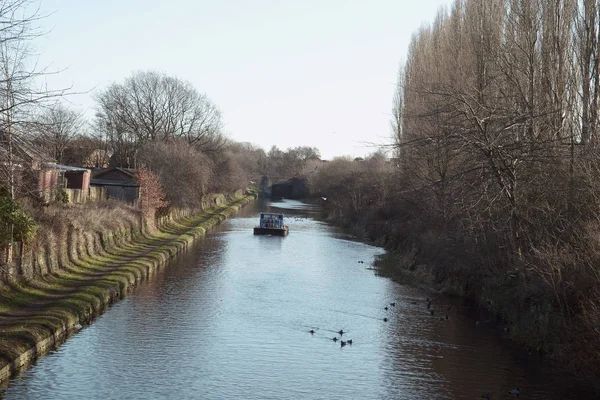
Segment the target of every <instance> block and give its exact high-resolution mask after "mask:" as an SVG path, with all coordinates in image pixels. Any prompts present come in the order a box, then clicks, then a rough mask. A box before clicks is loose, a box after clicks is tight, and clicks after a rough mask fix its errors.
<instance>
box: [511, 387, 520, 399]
mask: <svg viewBox="0 0 600 400" xmlns="http://www.w3.org/2000/svg"><path fill="white" fill-rule="evenodd" d="M508 393H510V394H513V395H515V396H517V397H519V395H520V394H521V389H520V388H514V389H511V390H510V392H508Z"/></svg>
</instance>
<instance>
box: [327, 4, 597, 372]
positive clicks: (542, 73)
mask: <svg viewBox="0 0 600 400" xmlns="http://www.w3.org/2000/svg"><path fill="white" fill-rule="evenodd" d="M599 24H600V2H598V1H597V0H582V1H575V0H557V1H537V0H489V1H478V0H458V1H455V2H454V3H453V4H452V6H451V7H450V9H449V11H445V10H444V11H441V12H440V13H439V14H438V16H437V17H436V19H435V21H434V22H433V23H432V24H430V25H429V26H425V27H423V28H421V29H420V30H419V31H418V32H417V33H416V34H415V35H414V36H413V39H412V42H411V44H410V48H409V52H408V55H407V59H406V62H405V63H404V65H403V66H402V68H401V71H400V73H399V82H398V92H397V94H396V97H395V99H394V108H393V115H394V118H393V121H392V127H393V129H394V134H395V139H396V140H395V142H396V144H395V149H396V158H395V161H394V162H393V163H392V164H394V166H395V170H394V171H393V172H390V173H389V174H387V175H384V174H373V173H372V172H371V170H370V169H362V170H361V169H360V167H357V166H356V164H349V162H348V161H343V162H344V163H346V164H347V166H345V167H343V168H339V170H338V171H334V170H333V169H334V168H335V167H334V165H331V166H330V167H329V172H330V173H332V174H337V175H336V176H335V177H330V178H327V179H328V180H329V182H331V183H330V184H328V185H326V186H325V188H323V187H321V188H320V192H321V193H322V194H323V196H327V194H328V195H329V196H330V197H332V198H333V196H334V195H333V194H332V193H336V191H337V190H338V188H337V187H336V186H335V184H333V183H334V182H337V184H340V182H342V181H343V179H346V177H350V176H352V174H354V176H355V177H354V178H352V179H350V178H348V181H347V183H346V184H343V185H342V187H341V188H339V190H345V191H346V193H345V195H344V196H343V202H342V203H336V204H333V203H331V204H330V203H329V198H328V200H327V202H326V203H327V204H328V207H331V210H332V212H335V213H338V214H340V213H343V215H344V217H351V218H352V219H353V221H354V222H356V223H360V224H362V225H365V226H366V230H367V231H368V232H370V233H371V234H372V236H373V237H377V238H379V239H381V240H383V241H385V242H386V243H387V245H388V246H389V247H390V248H397V249H401V250H402V251H403V252H404V253H405V254H411V255H412V256H413V257H412V259H411V262H410V263H408V265H407V266H406V267H408V268H409V269H419V268H429V269H430V270H431V271H430V272H431V274H432V275H433V277H434V280H435V281H436V282H437V283H440V284H443V285H444V286H446V287H454V288H455V290H454V291H456V292H459V293H461V294H464V295H467V296H470V297H472V298H475V299H478V300H479V301H480V303H481V304H484V305H486V306H488V307H489V308H490V309H492V311H495V312H498V313H499V314H501V315H503V316H504V318H505V319H506V320H507V321H508V323H509V325H510V327H511V331H510V332H511V335H512V336H513V337H515V338H517V339H519V340H522V341H524V342H526V343H528V344H529V345H531V346H532V348H534V349H539V350H542V351H547V352H552V353H553V354H554V355H555V356H556V357H557V358H559V359H561V360H563V361H564V362H565V363H567V364H568V365H569V366H570V367H572V369H573V370H574V371H577V372H578V373H579V374H580V375H585V376H588V377H598V376H600V353H599V352H598V348H600V235H599V232H600V219H599V218H598V213H599V210H600V184H599V182H600V157H599V155H600V153H599V151H598V150H599V144H600V136H599V135H600V132H599V124H600V119H599V114H598V112H599V110H600V68H599V62H600V54H599V50H600V48H599V46H600V28H599ZM341 163H342V161H340V164H339V165H340V166H341ZM357 168H359V169H358V170H357ZM324 171H325V170H322V172H324ZM384 177H386V178H385V179H387V182H388V183H379V181H380V180H381V179H384ZM383 185H385V186H386V190H383V189H381V188H380V186H383ZM377 188H380V189H379V190H376V189H377ZM326 193H327V194H326ZM365 194H366V197H365ZM336 201H337V200H336ZM361 201H362V203H361ZM365 201H366V203H365ZM355 203H356V205H355ZM361 204H362V205H363V206H364V205H368V211H367V209H365V208H362V209H361V207H362V206H361ZM365 214H368V215H369V218H367V219H366V221H362V222H361V219H365ZM338 216H339V215H338ZM424 265H428V267H423V266H424Z"/></svg>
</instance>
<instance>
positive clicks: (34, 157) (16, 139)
mask: <svg viewBox="0 0 600 400" xmlns="http://www.w3.org/2000/svg"><path fill="white" fill-rule="evenodd" d="M0 144H1V146H0V160H6V159H7V158H8V150H7V139H6V135H5V134H4V133H3V132H0ZM12 147H13V157H14V160H15V162H32V161H36V162H39V163H56V160H54V159H53V158H52V157H50V156H48V155H46V154H44V152H43V151H42V150H41V149H40V148H39V147H38V146H36V145H35V144H33V143H32V142H31V140H29V139H27V138H25V137H23V136H22V135H20V134H14V135H13V136H12Z"/></svg>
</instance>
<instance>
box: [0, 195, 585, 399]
mask: <svg viewBox="0 0 600 400" xmlns="http://www.w3.org/2000/svg"><path fill="white" fill-rule="evenodd" d="M276 207H278V208H276ZM264 208H267V209H268V208H271V209H272V210H274V211H278V210H279V211H280V210H281V209H283V211H284V212H285V213H286V215H287V216H288V223H289V225H290V235H289V236H288V237H286V238H278V237H266V236H253V235H252V227H253V226H254V225H255V224H256V222H257V213H258V212H259V209H264ZM310 215H311V211H310V209H309V208H308V207H305V206H303V205H302V204H301V203H297V202H293V201H285V202H280V203H273V204H271V205H270V206H269V205H267V206H265V205H261V204H259V203H257V204H253V205H249V206H247V207H246V208H245V209H244V210H242V212H241V214H240V215H239V216H238V217H237V218H233V219H231V220H228V221H226V222H224V223H223V224H222V225H221V226H220V227H218V228H217V229H216V230H215V231H213V232H212V233H211V234H210V235H209V236H208V237H207V238H206V239H204V240H202V241H200V242H199V243H198V244H197V245H196V246H195V247H194V248H193V249H192V250H190V251H189V252H188V253H187V254H185V255H182V256H180V257H179V258H178V259H177V260H176V261H175V262H174V263H172V264H171V266H170V267H169V268H167V269H166V270H164V271H162V272H161V273H159V274H158V276H157V277H156V279H153V280H152V281H151V282H148V283H146V284H144V285H142V286H141V287H140V288H139V289H138V290H136V292H135V293H134V294H133V295H131V296H129V297H127V298H126V299H124V300H123V301H121V302H119V303H118V304H116V305H115V306H113V307H112V309H110V310H109V311H108V312H107V313H105V314H104V315H102V316H101V317H100V318H98V319H97V320H96V321H95V322H94V323H93V324H92V325H91V326H89V327H86V328H84V329H83V330H81V331H80V332H78V333H77V334H75V335H74V336H73V337H72V338H71V339H69V340H68V341H67V343H65V344H64V345H63V346H61V347H60V348H59V349H58V350H57V351H55V352H53V353H51V354H50V355H48V356H46V357H44V358H43V359H41V360H40V361H39V362H38V363H37V364H36V365H35V366H33V367H32V368H31V369H29V370H28V371H26V372H25V373H24V374H22V375H21V376H19V377H17V378H15V379H14V380H12V381H11V382H10V384H9V385H8V387H7V388H5V389H4V391H3V392H1V393H0V397H3V398H5V399H71V398H72V399H79V398H88V399H159V398H170V399H185V398H201V399H454V398H458V399H480V398H481V394H482V393H491V394H492V397H491V398H492V399H503V398H506V399H510V398H515V397H514V396H512V395H511V394H509V391H510V390H511V389H513V388H516V387H519V388H520V389H521V396H520V399H581V398H584V397H582V396H583V395H582V394H580V393H579V394H576V393H574V392H570V391H569V389H568V386H567V384H566V382H564V381H565V379H563V378H561V377H560V376H559V375H558V374H556V373H553V372H552V371H548V369H547V368H543V367H542V366H541V365H540V363H539V360H536V358H535V357H534V356H528V355H526V354H523V352H522V351H521V350H519V349H517V348H515V347H514V346H513V345H511V344H510V343H509V342H508V341H507V340H505V339H503V338H502V335H501V333H499V332H498V329H495V328H493V327H491V326H486V325H485V324H481V325H479V326H475V323H474V319H473V317H472V316H468V315H467V312H466V311H465V308H464V307H463V305H462V303H461V302H460V300H457V299H450V298H445V297H435V296H434V297H433V308H434V310H435V312H436V313H437V315H434V316H431V315H430V313H429V310H427V307H426V301H425V298H426V297H431V295H429V294H427V293H424V292H422V291H420V290H418V289H414V288H410V287H406V286H402V285H399V284H396V283H394V282H392V281H391V280H389V279H386V278H382V277H378V276H376V275H375V273H374V272H373V271H372V270H371V268H370V266H371V263H372V261H373V260H374V258H375V257H376V256H377V255H378V254H381V253H382V250H381V249H379V248H377V247H373V246H369V245H366V244H363V243H360V242H357V241H353V240H351V238H349V237H346V236H344V235H342V234H340V233H338V232H336V231H335V230H334V229H333V228H331V227H329V226H328V225H326V224H324V223H322V222H318V221H315V220H314V219H312V218H310ZM359 261H364V263H359ZM392 302H395V303H396V306H395V307H392V306H390V305H389V304H390V303H392ZM385 306H388V310H385V309H384V307H385ZM449 307H450V308H451V309H450V310H448V308H449ZM445 315H448V317H449V319H448V320H445V318H444V320H440V318H439V316H444V317H445ZM383 318H388V321H387V322H384V321H383ZM311 329H313V330H314V331H315V332H316V333H315V334H314V335H311V334H310V333H309V330H311ZM340 329H343V330H344V331H345V332H346V333H344V335H343V339H344V340H347V339H352V340H353V344H352V345H347V346H345V347H341V346H340V343H339V342H337V343H336V342H334V341H333V340H332V338H333V337H339V334H337V333H336V332H337V331H339V330H340Z"/></svg>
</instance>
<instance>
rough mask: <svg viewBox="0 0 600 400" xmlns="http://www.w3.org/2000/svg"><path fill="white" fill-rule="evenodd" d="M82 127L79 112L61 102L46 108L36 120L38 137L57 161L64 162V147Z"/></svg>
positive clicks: (67, 145)
mask: <svg viewBox="0 0 600 400" xmlns="http://www.w3.org/2000/svg"><path fill="white" fill-rule="evenodd" d="M82 129H83V119H82V115H81V113H78V112H76V111H73V110H70V109H69V108H67V107H65V106H64V105H62V104H55V105H54V106H52V107H50V108H48V109H46V110H45V111H44V112H43V113H42V114H41V115H40V117H39V118H37V121H36V131H37V134H38V138H39V139H40V141H41V142H42V143H44V145H45V147H46V148H47V149H49V150H50V152H51V155H52V157H53V158H54V159H55V160H56V161H58V162H59V163H62V162H64V153H65V149H67V148H68V147H69V145H70V144H71V142H72V140H73V139H74V138H75V137H76V136H77V135H79V134H81V133H82Z"/></svg>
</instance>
